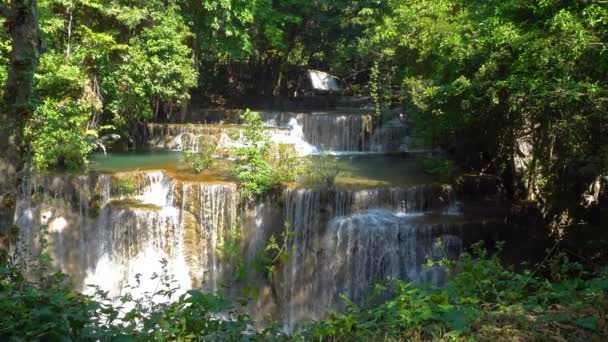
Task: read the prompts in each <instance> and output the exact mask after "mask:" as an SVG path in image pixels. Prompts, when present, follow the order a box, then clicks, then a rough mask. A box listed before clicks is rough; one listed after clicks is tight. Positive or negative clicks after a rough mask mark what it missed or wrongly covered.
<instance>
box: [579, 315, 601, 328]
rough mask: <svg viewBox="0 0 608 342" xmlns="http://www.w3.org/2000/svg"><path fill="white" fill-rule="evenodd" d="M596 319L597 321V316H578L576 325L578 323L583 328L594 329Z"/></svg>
mask: <svg viewBox="0 0 608 342" xmlns="http://www.w3.org/2000/svg"><path fill="white" fill-rule="evenodd" d="M598 321H599V318H597V317H592V316H588V317H582V318H579V319H577V320H576V325H578V326H579V327H582V328H585V329H589V330H593V331H596V330H597V322H598Z"/></svg>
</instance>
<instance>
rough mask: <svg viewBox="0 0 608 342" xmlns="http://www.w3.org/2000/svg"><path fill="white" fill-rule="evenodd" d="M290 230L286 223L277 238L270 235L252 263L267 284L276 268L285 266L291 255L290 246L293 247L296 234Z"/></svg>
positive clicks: (291, 248) (271, 279)
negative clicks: (266, 280)
mask: <svg viewBox="0 0 608 342" xmlns="http://www.w3.org/2000/svg"><path fill="white" fill-rule="evenodd" d="M290 228H291V225H290V224H289V223H288V222H286V223H285V229H284V230H283V232H281V235H280V236H279V237H278V238H277V237H276V236H275V235H274V234H272V235H271V236H270V238H269V239H268V241H267V243H266V246H264V249H262V250H261V251H260V252H259V253H258V255H257V256H256V258H255V260H254V262H253V267H254V268H255V269H256V270H257V271H259V272H262V273H263V274H264V276H265V278H266V279H268V281H269V282H272V281H273V276H274V274H275V272H276V271H277V269H278V267H279V266H280V265H282V264H285V263H286V262H287V261H288V260H289V258H290V257H291V255H292V254H293V247H290V246H293V243H292V242H293V239H294V237H295V235H296V233H295V232H294V231H291V230H290Z"/></svg>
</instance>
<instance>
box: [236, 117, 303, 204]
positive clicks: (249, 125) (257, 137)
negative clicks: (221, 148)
mask: <svg viewBox="0 0 608 342" xmlns="http://www.w3.org/2000/svg"><path fill="white" fill-rule="evenodd" d="M241 119H242V121H243V124H244V126H245V127H244V130H243V134H242V136H241V137H240V141H239V145H237V146H235V147H233V148H232V152H233V153H234V155H235V157H236V160H235V163H234V169H233V173H234V175H235V177H236V178H237V179H238V181H239V184H240V186H241V187H242V189H243V193H244V195H245V197H249V198H251V197H254V196H258V195H261V194H263V193H266V192H268V191H270V190H272V189H276V188H277V187H278V186H280V185H281V183H282V182H292V181H295V180H296V178H297V177H298V176H299V175H300V174H301V173H302V172H303V168H302V164H301V162H300V159H299V158H298V157H297V156H296V155H295V152H294V151H293V150H292V149H290V148H289V147H288V146H282V145H279V146H273V145H272V143H271V141H270V136H269V135H268V133H267V132H265V130H264V121H263V120H262V118H261V116H260V115H259V114H258V113H255V112H252V111H250V110H249V109H247V110H246V111H245V113H243V115H242V117H241Z"/></svg>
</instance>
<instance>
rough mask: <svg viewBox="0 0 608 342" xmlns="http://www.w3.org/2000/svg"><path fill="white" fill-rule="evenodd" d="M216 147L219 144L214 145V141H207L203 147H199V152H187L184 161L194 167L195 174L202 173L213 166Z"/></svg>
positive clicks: (203, 143)
mask: <svg viewBox="0 0 608 342" xmlns="http://www.w3.org/2000/svg"><path fill="white" fill-rule="evenodd" d="M216 147H217V143H214V141H212V139H205V140H204V141H202V146H200V147H199V151H197V152H192V151H186V152H185V155H184V160H185V161H186V163H189V164H190V165H192V168H193V169H194V172H196V173H201V172H203V171H204V170H207V169H209V168H211V167H212V166H213V164H214V161H215V159H214V155H215V149H216Z"/></svg>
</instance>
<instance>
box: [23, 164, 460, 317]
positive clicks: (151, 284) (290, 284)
mask: <svg viewBox="0 0 608 342" xmlns="http://www.w3.org/2000/svg"><path fill="white" fill-rule="evenodd" d="M241 203H242V202H241V197H240V195H239V191H238V188H237V186H236V185H235V184H231V183H205V182H187V181H181V180H177V179H174V178H172V177H170V176H169V175H168V174H167V173H165V172H164V171H133V172H121V173H115V174H112V175H105V174H101V175H96V174H88V175H38V176H34V177H32V178H31V179H28V180H26V181H25V182H24V183H23V184H22V186H21V189H20V194H19V198H18V201H17V217H16V221H15V222H16V224H17V225H18V226H19V227H20V229H21V233H22V235H23V238H22V239H21V240H20V249H30V250H35V249H36V248H39V246H38V245H37V243H36V241H37V235H38V234H39V232H40V227H42V226H45V227H47V228H48V232H49V236H48V241H49V252H50V254H51V256H52V257H53V259H54V261H55V264H56V265H57V267H58V268H59V269H61V270H62V271H63V272H66V273H68V274H69V275H70V276H71V278H72V279H73V281H74V284H75V285H76V286H79V287H80V288H81V289H82V290H83V291H85V292H87V293H91V291H92V289H91V288H89V287H87V285H88V284H95V285H97V286H98V287H99V288H100V289H102V290H104V291H107V292H108V294H109V295H110V296H112V297H116V296H120V295H122V294H124V293H125V291H129V292H130V293H131V294H133V295H135V296H142V295H144V294H145V293H146V292H153V291H154V290H155V289H157V286H158V280H151V279H150V278H151V277H152V276H153V275H154V274H160V273H161V272H162V270H163V267H164V269H165V270H166V271H167V272H168V274H171V275H173V277H174V278H173V280H174V286H175V287H177V288H179V289H178V290H177V293H182V292H183V291H186V290H188V289H190V288H200V289H203V290H205V291H211V292H213V291H218V290H220V289H221V288H222V285H223V284H224V283H225V282H226V279H228V276H230V275H231V273H230V272H231V271H232V269H231V265H230V264H228V263H227V262H226V260H225V259H224V258H223V255H222V246H223V245H224V244H225V242H226V241H227V238H229V237H230V235H229V234H230V233H231V230H232V229H233V228H237V224H238V223H241V221H243V222H242V223H241V225H242V226H240V227H238V228H239V229H241V233H242V235H241V238H242V239H243V240H242V241H241V243H240V247H239V248H240V249H241V253H242V255H243V257H244V261H245V262H251V261H252V260H253V258H255V256H256V255H257V254H258V252H259V251H260V250H261V249H263V248H264V247H265V245H266V243H267V241H268V238H269V237H270V236H271V235H273V234H274V235H275V236H277V234H280V232H281V231H282V230H281V227H282V223H283V222H287V223H288V224H289V226H290V230H291V231H293V232H294V233H295V234H294V235H293V237H292V238H291V239H290V240H289V241H288V247H289V249H288V253H289V254H290V255H289V258H288V260H287V261H286V262H285V263H283V264H281V265H280V266H279V267H278V269H277V270H276V274H275V276H274V277H273V281H272V285H270V284H267V283H266V280H264V279H262V277H258V276H255V275H254V276H252V277H251V278H248V283H247V284H246V286H259V287H260V291H261V292H260V293H262V295H261V296H260V298H258V299H256V300H255V302H254V303H252V305H251V306H250V307H249V308H250V310H252V312H255V316H256V317H257V318H260V319H261V318H262V317H263V315H264V314H266V313H274V314H275V315H277V316H276V317H281V318H282V319H283V321H284V322H285V324H286V326H287V327H293V326H294V325H296V324H297V323H298V322H300V321H302V320H307V319H319V318H322V317H324V315H325V314H326V309H327V308H328V307H331V308H333V309H341V308H344V303H343V301H342V299H341V298H340V294H344V295H346V296H347V297H348V298H350V299H351V300H353V301H355V302H357V303H361V302H363V301H364V299H365V298H366V296H367V295H368V294H369V293H370V292H369V291H370V288H371V287H372V286H373V285H374V284H376V283H381V282H384V281H386V279H387V278H389V277H394V278H399V279H405V280H410V281H413V282H417V283H420V282H426V281H431V282H441V280H442V278H443V274H442V273H441V272H440V271H439V270H436V269H430V270H429V269H425V268H423V267H422V264H423V263H424V262H425V261H426V260H427V258H431V259H439V258H442V257H444V256H445V257H450V258H453V257H456V256H457V255H458V253H459V252H460V250H461V249H462V241H461V239H460V237H461V236H462V234H461V232H460V229H461V228H460V227H461V224H460V223H458V222H456V221H454V220H453V219H451V221H450V219H449V217H450V216H454V215H460V212H461V209H460V204H459V202H457V201H455V199H454V194H453V190H452V188H451V187H450V186H445V185H440V184H428V185H418V186H410V187H394V186H387V187H378V188H373V189H362V190H344V189H337V190H320V189H301V188H290V189H286V190H284V191H283V193H282V194H281V195H278V197H276V198H275V197H269V198H266V199H260V200H258V201H257V202H256V203H254V205H253V206H251V207H250V209H246V210H244V211H242V212H241V211H240V210H238V208H239V206H240V205H241ZM426 213H434V214H433V215H438V216H441V217H448V219H446V220H445V221H447V222H451V223H445V222H444V223H441V222H443V221H441V220H440V221H441V222H439V221H436V220H434V219H433V220H429V219H428V215H426ZM135 284H139V285H138V286H137V287H135V288H133V287H132V288H125V286H127V285H131V286H133V285H135ZM239 286H240V285H239ZM238 289H239V287H238V286H237V287H235V288H234V289H231V290H234V291H228V292H229V293H231V294H233V295H235V296H238ZM256 311H259V312H256Z"/></svg>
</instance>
